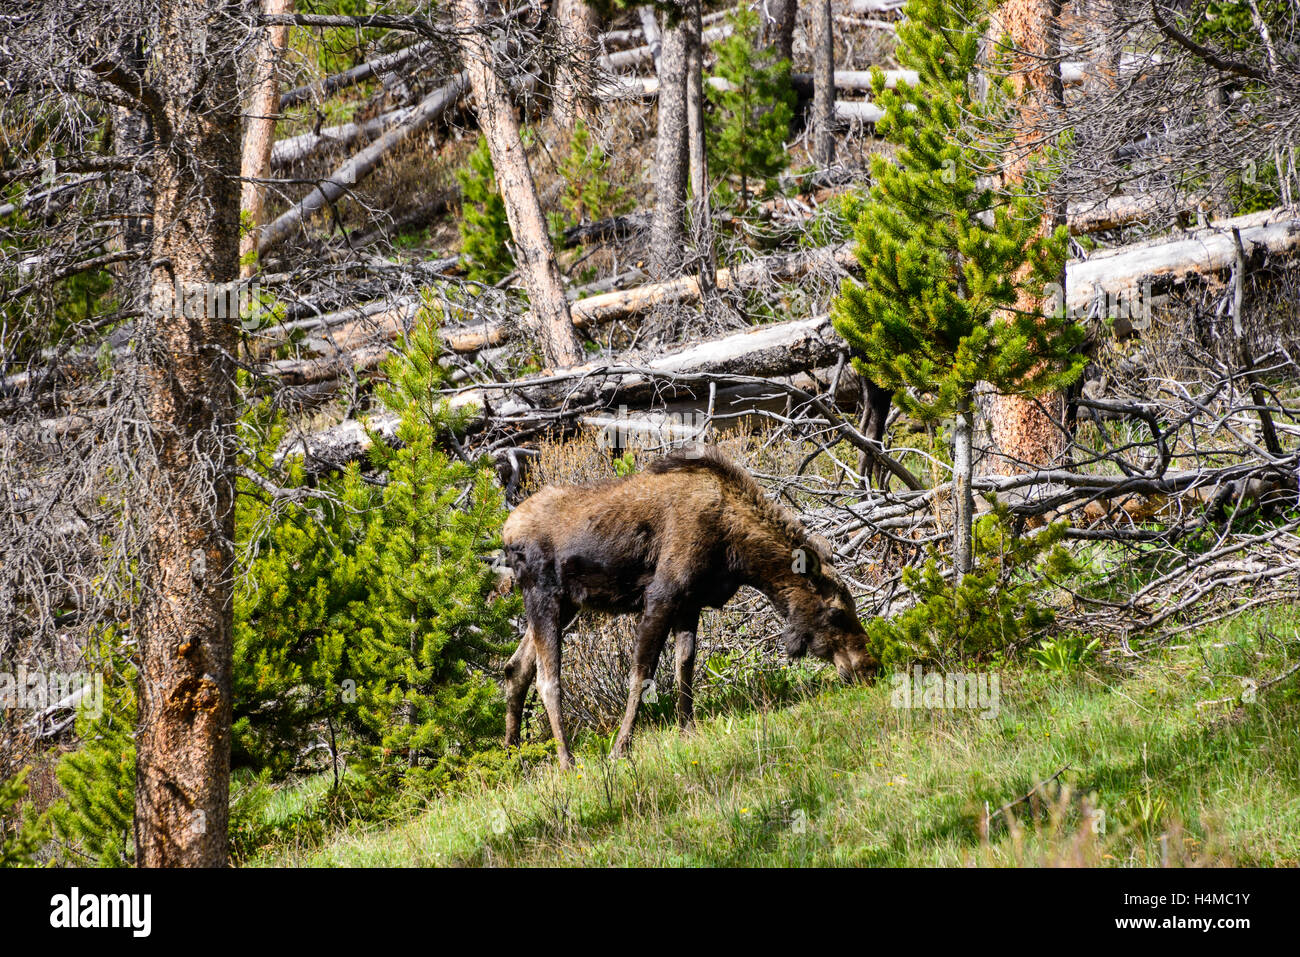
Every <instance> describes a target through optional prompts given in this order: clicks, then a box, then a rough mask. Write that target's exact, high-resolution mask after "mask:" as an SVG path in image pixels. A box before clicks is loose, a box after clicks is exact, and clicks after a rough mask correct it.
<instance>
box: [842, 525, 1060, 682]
mask: <svg viewBox="0 0 1300 957" xmlns="http://www.w3.org/2000/svg"><path fill="white" fill-rule="evenodd" d="M1064 532H1065V523H1064V522H1058V523H1056V524H1054V525H1049V526H1047V527H1046V528H1044V529H1042V530H1041V531H1038V532H1036V533H1034V534H1032V535H1017V534H1015V533H1014V531H1013V528H1012V521H1011V516H1010V513H1009V511H1008V510H1007V508H1006V506H1005V505H996V504H995V505H994V506H993V511H992V512H990V513H988V514H986V515H983V516H981V517H980V518H979V519H978V520H977V521H976V522H975V540H974V544H975V559H976V560H975V567H974V570H973V571H971V572H970V573H969V574H967V575H965V576H964V577H963V578H962V579H961V581H960V582H956V583H954V582H953V581H952V580H951V579H950V578H948V577H945V576H944V575H943V573H942V572H941V571H940V569H939V561H938V557H937V556H936V555H935V554H933V553H932V554H931V556H930V557H929V559H928V560H927V561H926V562H925V565H924V566H923V567H921V568H907V569H904V571H903V584H904V585H906V586H907V588H908V590H909V591H911V592H912V594H913V595H914V596H915V597H916V604H914V605H913V606H912V607H910V608H908V609H907V610H906V611H904V612H903V613H902V614H900V615H898V616H896V617H894V618H890V619H885V618H878V619H876V620H875V621H873V622H871V624H870V625H869V626H868V628H867V633H868V635H869V637H870V640H871V642H872V644H873V645H874V646H875V651H876V654H877V656H878V657H879V658H880V660H881V662H882V663H884V664H885V665H886V666H888V667H904V666H906V665H908V664H910V663H913V662H932V663H935V664H938V665H940V666H943V667H948V666H951V665H954V664H957V663H971V662H976V661H988V660H990V659H992V658H994V657H996V656H998V655H1001V654H1009V653H1012V652H1014V651H1015V650H1017V649H1019V648H1020V647H1022V646H1023V645H1024V644H1025V642H1026V641H1028V640H1029V639H1031V638H1032V637H1034V636H1035V635H1038V634H1040V633H1042V632H1043V631H1044V630H1045V629H1047V628H1048V627H1049V626H1050V625H1051V624H1052V623H1053V622H1054V621H1055V613H1054V612H1053V611H1052V609H1051V608H1050V607H1048V606H1046V605H1045V604H1043V603H1042V597H1043V594H1044V592H1045V590H1046V588H1047V586H1048V581H1049V580H1054V579H1059V578H1061V577H1063V576H1065V575H1069V574H1073V573H1074V572H1075V571H1076V570H1077V566H1076V565H1075V563H1074V559H1073V558H1072V557H1071V556H1070V553H1069V552H1068V551H1067V550H1066V549H1065V548H1064V547H1063V546H1062V545H1061V544H1060V541H1061V536H1062V535H1063V534H1064Z"/></svg>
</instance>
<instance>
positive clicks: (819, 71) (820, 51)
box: [812, 0, 835, 169]
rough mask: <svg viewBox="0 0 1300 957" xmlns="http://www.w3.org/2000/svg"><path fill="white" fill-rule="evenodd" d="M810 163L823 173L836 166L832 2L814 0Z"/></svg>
mask: <svg viewBox="0 0 1300 957" xmlns="http://www.w3.org/2000/svg"><path fill="white" fill-rule="evenodd" d="M812 35H813V106H812V131H813V159H814V160H815V161H816V163H817V165H818V166H820V167H821V168H822V169H826V168H828V167H829V166H830V165H831V164H832V163H834V162H835V22H834V20H832V19H831V0H813V5H812Z"/></svg>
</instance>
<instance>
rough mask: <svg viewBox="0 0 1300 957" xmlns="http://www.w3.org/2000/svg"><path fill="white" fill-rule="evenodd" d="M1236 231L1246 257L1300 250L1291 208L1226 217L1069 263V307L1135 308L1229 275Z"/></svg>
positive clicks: (1298, 223) (1299, 223) (1299, 229)
mask: <svg viewBox="0 0 1300 957" xmlns="http://www.w3.org/2000/svg"><path fill="white" fill-rule="evenodd" d="M1234 230H1238V231H1239V232H1240V235H1241V242H1242V246H1243V248H1244V249H1245V250H1246V254H1247V256H1248V257H1253V256H1259V255H1261V254H1265V253H1266V254H1271V255H1276V256H1290V255H1293V254H1295V252H1296V251H1297V250H1298V249H1300V216H1297V214H1296V213H1295V212H1294V211H1292V210H1288V209H1285V208H1278V209H1270V210H1265V211H1264V212H1260V213H1252V214H1250V215H1248V216H1238V217H1235V218H1233V219H1225V220H1222V221H1221V222H1218V223H1215V224H1214V225H1212V226H1209V227H1207V228H1205V229H1198V230H1193V231H1191V232H1188V233H1186V234H1184V235H1181V236H1179V235H1174V236H1163V237H1161V238H1159V239H1152V240H1149V241H1147V242H1143V243H1137V244H1135V245H1131V246H1123V247H1120V248H1118V249H1109V250H1104V251H1101V252H1096V253H1093V254H1092V255H1091V256H1089V257H1088V258H1087V259H1086V260H1082V261H1079V260H1075V261H1074V262H1071V263H1070V264H1069V266H1068V267H1067V269H1066V305H1067V306H1068V308H1069V309H1070V310H1071V311H1072V312H1074V311H1077V312H1084V311H1086V310H1088V309H1089V307H1091V306H1093V304H1094V303H1098V302H1105V301H1106V300H1108V299H1109V300H1111V301H1114V300H1116V299H1124V300H1125V301H1130V302H1134V304H1137V303H1136V299H1135V297H1137V296H1139V295H1143V296H1145V295H1146V294H1148V293H1151V292H1154V291H1156V290H1158V289H1163V288H1167V287H1169V286H1171V285H1173V284H1174V283H1176V282H1178V281H1180V280H1183V279H1186V278H1187V277H1188V276H1192V275H1200V276H1205V275H1213V274H1216V273H1224V272H1227V271H1229V270H1231V269H1232V268H1233V265H1234V264H1235V263H1236V259H1237V247H1236V241H1235V239H1234V236H1233V231H1234ZM1139 290H1140V291H1141V292H1139Z"/></svg>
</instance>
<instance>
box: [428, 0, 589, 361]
mask: <svg viewBox="0 0 1300 957" xmlns="http://www.w3.org/2000/svg"><path fill="white" fill-rule="evenodd" d="M451 9H452V19H453V22H454V23H455V26H456V28H457V30H458V31H459V33H460V45H461V51H462V55H463V56H464V59H465V69H466V71H467V72H468V73H469V81H470V86H471V88H472V89H473V91H474V101H475V105H476V107H477V111H478V120H479V126H480V127H481V128H482V130H483V133H484V135H485V136H486V137H487V142H488V150H489V152H490V153H491V154H492V165H493V166H494V167H495V168H496V172H497V184H498V185H499V186H500V188H501V198H502V200H503V201H504V203H505V207H506V219H507V220H509V223H510V235H511V237H512V238H513V239H514V245H515V263H516V264H517V265H518V267H519V273H520V275H521V276H522V277H523V280H524V286H525V288H526V289H527V290H528V302H529V306H530V308H531V310H532V314H533V322H534V325H535V327H536V334H537V338H538V341H539V343H540V345H541V347H542V354H543V355H544V356H545V358H546V362H547V363H548V364H549V365H551V366H569V365H576V364H577V363H578V362H580V361H582V344H581V342H580V341H579V339H578V336H577V334H576V333H575V332H574V331H573V324H572V322H571V320H570V316H569V303H568V300H567V299H565V297H564V283H563V282H562V281H561V279H560V270H559V268H558V267H557V266H556V265H555V251H554V249H552V247H551V238H550V234H549V233H548V232H547V228H546V219H545V217H543V216H542V206H541V203H540V202H538V199H537V187H536V185H535V184H534V183H533V174H532V171H531V170H530V169H529V168H528V156H527V154H526V153H525V152H524V144H523V141H522V140H521V139H520V137H519V123H518V121H517V120H516V119H515V111H514V107H513V105H512V104H511V102H510V91H509V89H508V87H507V86H506V84H505V82H504V81H503V80H502V79H501V78H500V77H499V76H498V75H497V72H496V53H495V51H494V50H493V48H492V44H491V40H490V38H489V37H490V34H489V31H488V28H487V16H486V14H485V13H484V11H483V5H482V0H453V3H452V5H451Z"/></svg>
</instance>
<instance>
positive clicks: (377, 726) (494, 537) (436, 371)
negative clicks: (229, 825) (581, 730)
mask: <svg viewBox="0 0 1300 957" xmlns="http://www.w3.org/2000/svg"><path fill="white" fill-rule="evenodd" d="M435 315H436V307H435V306H434V305H432V304H429V305H427V306H426V308H425V309H424V310H423V312H422V314H421V316H422V319H421V321H420V322H419V323H417V325H416V328H415V329H414V330H413V331H412V332H411V333H410V334H409V335H408V336H407V337H406V338H405V339H404V340H403V341H402V342H401V344H400V347H399V350H398V353H397V355H395V356H394V357H393V358H392V359H391V360H390V361H389V362H388V363H387V364H386V365H385V370H384V371H385V374H386V377H387V385H386V386H384V387H383V389H382V390H381V393H380V396H381V399H382V400H383V402H384V404H385V405H387V406H388V408H389V409H391V410H392V411H394V412H396V413H398V414H399V415H400V417H401V421H400V424H399V426H398V429H397V438H398V440H399V444H400V447H399V448H398V449H397V450H395V451H394V450H392V449H389V448H388V447H387V446H385V445H384V444H383V443H379V442H377V443H375V445H374V450H375V451H374V453H373V458H374V460H375V464H376V465H377V466H379V467H381V468H383V469H385V470H386V471H387V472H388V482H387V484H386V485H385V486H384V487H383V489H382V492H381V494H380V498H379V501H378V503H377V504H378V505H379V506H380V507H379V508H378V509H376V510H374V511H373V512H371V513H370V518H369V521H368V523H367V528H366V536H365V539H364V547H365V549H366V550H367V552H368V554H370V555H371V556H373V561H374V569H373V573H372V574H373V580H372V583H371V586H370V596H369V599H368V604H369V607H370V609H371V611H370V628H369V630H368V634H367V641H366V642H365V644H364V646H363V655H364V661H365V668H366V670H367V672H368V673H369V674H370V675H372V676H373V680H372V681H370V682H368V683H367V684H366V685H365V686H364V688H363V689H362V694H361V695H360V697H359V701H358V704H359V706H360V716H361V721H362V722H363V724H364V725H365V726H366V727H367V728H368V729H369V731H370V732H371V736H372V739H373V740H374V741H375V742H376V743H375V744H374V745H373V746H370V747H368V748H365V749H364V750H363V756H364V759H365V761H366V763H367V765H368V766H369V767H370V768H371V769H372V771H374V772H376V773H377V774H379V775H381V776H384V775H386V776H387V777H388V778H390V779H391V778H394V777H397V776H402V777H404V778H405V779H406V780H407V781H408V782H410V783H414V784H435V785H436V784H439V783H441V782H443V781H445V780H446V778H447V777H448V776H449V774H451V773H452V772H454V769H455V767H456V766H457V765H458V764H459V763H460V762H461V761H462V760H463V759H465V758H467V757H469V756H470V755H471V754H473V753H474V751H476V750H477V749H480V748H482V747H484V746H485V745H487V744H489V742H491V741H493V740H495V738H497V737H498V736H499V735H500V734H501V733H502V730H503V711H502V701H501V695H500V691H499V690H498V688H497V685H496V683H495V682H494V681H493V680H492V679H491V677H490V676H489V672H488V669H489V666H490V663H491V661H492V660H493V659H494V658H497V657H499V656H501V655H503V654H506V653H508V652H509V651H510V647H511V646H510V642H511V641H512V640H513V637H514V626H513V622H512V616H513V615H514V614H515V613H516V612H517V610H518V609H517V605H518V602H517V599H513V598H506V599H503V598H500V597H497V596H495V594H494V590H495V588H496V584H497V578H496V575H495V573H494V572H493V571H492V569H491V568H490V567H489V566H488V565H487V563H486V562H485V561H484V560H483V557H482V556H483V555H484V554H485V553H487V552H489V551H491V550H493V549H495V548H497V547H499V545H500V540H499V536H500V532H501V526H502V524H504V521H505V517H506V509H505V501H504V498H503V496H502V493H501V490H500V488H499V487H498V485H497V483H496V477H495V473H494V470H493V469H492V466H491V462H490V461H489V460H487V459H481V460H479V461H476V462H472V463H471V462H466V461H464V460H461V459H452V458H451V457H449V456H448V455H447V453H446V452H445V451H443V448H444V443H445V442H446V441H447V438H448V436H449V435H453V434H454V433H455V432H456V431H458V430H459V429H461V428H463V421H461V420H460V419H459V418H458V417H457V416H455V415H453V414H451V413H449V412H448V410H447V406H446V403H445V401H444V400H443V399H442V398H441V397H440V396H439V395H438V394H437V392H436V387H437V384H438V383H439V382H440V381H441V380H442V379H443V378H444V376H445V372H444V371H443V370H442V368H441V367H440V366H439V365H438V359H439V358H440V356H441V355H442V345H441V341H440V340H439V338H438V333H437V325H436V322H435V321H434V317H435Z"/></svg>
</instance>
